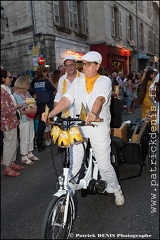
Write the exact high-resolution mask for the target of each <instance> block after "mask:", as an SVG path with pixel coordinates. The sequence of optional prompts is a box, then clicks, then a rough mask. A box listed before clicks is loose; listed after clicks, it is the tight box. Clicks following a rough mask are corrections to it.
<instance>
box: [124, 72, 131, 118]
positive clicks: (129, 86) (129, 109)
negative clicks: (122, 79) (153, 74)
mask: <svg viewBox="0 0 160 240" xmlns="http://www.w3.org/2000/svg"><path fill="white" fill-rule="evenodd" d="M132 79H133V73H129V74H128V76H127V80H126V83H125V88H126V92H125V93H126V95H127V112H128V113H132V111H131V104H132V101H133V81H132Z"/></svg>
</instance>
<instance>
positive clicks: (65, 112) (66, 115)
mask: <svg viewBox="0 0 160 240" xmlns="http://www.w3.org/2000/svg"><path fill="white" fill-rule="evenodd" d="M80 76H81V73H80V72H79V71H78V72H77V77H80ZM66 91H67V81H66V79H64V81H63V86H62V93H63V94H65V93H66ZM69 116H70V111H69V108H66V109H65V110H64V111H63V113H62V117H63V118H67V117H69Z"/></svg>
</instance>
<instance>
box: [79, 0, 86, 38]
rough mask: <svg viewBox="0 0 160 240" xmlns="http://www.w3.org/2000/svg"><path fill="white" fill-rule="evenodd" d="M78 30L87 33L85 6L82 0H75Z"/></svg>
mask: <svg viewBox="0 0 160 240" xmlns="http://www.w3.org/2000/svg"><path fill="white" fill-rule="evenodd" d="M77 7H78V24H79V32H80V33H82V34H86V33H87V6H86V2H84V1H77Z"/></svg>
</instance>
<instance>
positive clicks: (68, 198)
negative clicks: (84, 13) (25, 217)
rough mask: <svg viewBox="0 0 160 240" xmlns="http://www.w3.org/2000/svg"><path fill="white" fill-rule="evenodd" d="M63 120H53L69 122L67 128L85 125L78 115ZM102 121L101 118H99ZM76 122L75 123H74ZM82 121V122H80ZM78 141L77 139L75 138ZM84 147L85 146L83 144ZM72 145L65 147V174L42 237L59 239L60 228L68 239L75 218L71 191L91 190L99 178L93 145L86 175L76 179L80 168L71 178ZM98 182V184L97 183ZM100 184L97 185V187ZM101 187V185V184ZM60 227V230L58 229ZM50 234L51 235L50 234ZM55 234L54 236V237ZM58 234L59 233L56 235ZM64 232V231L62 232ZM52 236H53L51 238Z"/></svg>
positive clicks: (60, 177)
mask: <svg viewBox="0 0 160 240" xmlns="http://www.w3.org/2000/svg"><path fill="white" fill-rule="evenodd" d="M60 119H61V122H60V121H59V122H58V121H57V122H56V121H55V122H52V123H53V124H54V125H58V123H59V125H61V124H62V123H63V121H65V122H67V126H66V127H67V130H68V129H69V128H70V127H71V126H73V125H74V126H75V125H80V126H84V125H85V123H84V122H83V121H82V120H80V119H79V118H78V117H77V118H67V119H63V118H60ZM99 121H101V119H99ZM71 122H72V123H73V122H74V124H72V123H71ZM78 122H80V124H78ZM91 125H92V126H94V125H93V124H90V126H91ZM74 140H75V141H76V139H74ZM78 144H83V143H78ZM83 147H84V146H83ZM69 151H70V146H69V147H66V149H65V158H64V161H63V174H62V175H61V176H58V183H59V189H58V191H57V192H56V193H54V194H53V199H52V201H51V202H50V204H49V206H48V208H47V211H46V214H45V217H44V221H43V227H42V239H46V237H47V239H57V237H58V235H59V232H61V230H60V228H61V229H63V230H64V234H65V236H66V238H67V239H68V237H69V234H70V230H71V226H72V224H73V223H72V221H73V220H74V219H75V203H74V200H73V194H72V193H71V192H72V191H73V192H74V191H77V190H82V189H84V190H86V191H88V190H89V192H91V190H90V186H89V185H92V186H93V184H90V181H92V180H93V179H94V181H96V180H98V179H99V170H98V166H97V161H96V159H95V157H94V152H93V150H92V147H91V146H90V145H89V151H87V153H88V155H87V154H85V152H84V155H85V156H86V155H87V159H86V161H87V163H86V165H84V168H85V169H84V176H83V177H82V178H81V179H80V180H79V182H78V181H77V182H76V181H75V180H74V179H75V178H76V179H78V176H77V175H79V173H80V170H81V169H80V170H79V171H78V172H77V174H76V175H75V176H74V177H72V178H71V179H69V178H70V176H69V164H70V154H69ZM84 151H86V150H85V147H84ZM82 164H84V161H83V162H82ZM97 182H98V181H97ZM97 182H96V184H97ZM97 186H99V185H98V184H97V185H96V189H97ZM100 187H101V186H100ZM71 190H72V191H71ZM91 194H92V193H91ZM51 229H53V232H51ZM57 229H58V230H57ZM48 234H49V236H48ZM52 234H53V238H52ZM56 234H57V235H56ZM62 234H63V233H62ZM50 237H51V238H50Z"/></svg>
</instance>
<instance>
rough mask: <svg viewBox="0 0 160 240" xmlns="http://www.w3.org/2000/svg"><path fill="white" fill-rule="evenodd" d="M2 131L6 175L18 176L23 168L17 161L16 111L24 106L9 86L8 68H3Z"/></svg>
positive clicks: (9, 74) (17, 121)
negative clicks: (16, 98)
mask: <svg viewBox="0 0 160 240" xmlns="http://www.w3.org/2000/svg"><path fill="white" fill-rule="evenodd" d="M0 79H1V131H2V132H3V165H4V166H5V169H4V175H5V176H9V177H16V176H18V175H20V173H19V172H18V170H21V169H23V168H24V167H23V166H20V165H18V164H16V163H15V161H16V157H17V148H18V137H17V126H18V125H19V120H18V119H17V115H16V111H17V110H18V109H20V108H21V107H22V105H19V104H18V105H17V103H16V100H15V98H14V97H13V95H12V93H11V89H10V88H9V86H10V84H11V81H12V75H11V73H10V72H9V71H7V70H6V69H1V77H0Z"/></svg>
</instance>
